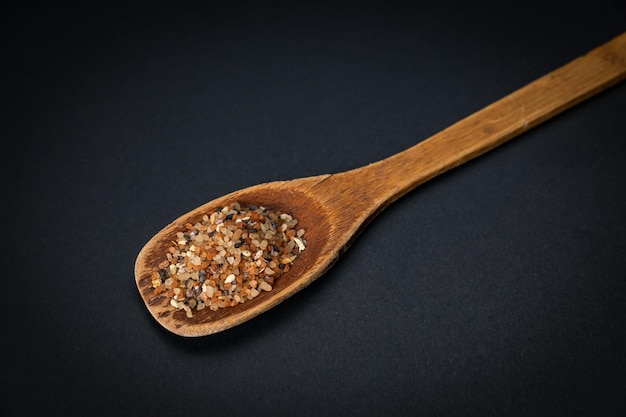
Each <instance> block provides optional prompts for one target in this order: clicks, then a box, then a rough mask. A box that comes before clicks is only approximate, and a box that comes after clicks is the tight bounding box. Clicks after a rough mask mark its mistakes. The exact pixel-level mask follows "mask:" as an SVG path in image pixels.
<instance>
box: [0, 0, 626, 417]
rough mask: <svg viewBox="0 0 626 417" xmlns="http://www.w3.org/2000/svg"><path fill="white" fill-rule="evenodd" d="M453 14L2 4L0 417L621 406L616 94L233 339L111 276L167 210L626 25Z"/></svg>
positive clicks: (343, 148)
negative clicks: (185, 320) (171, 315)
mask: <svg viewBox="0 0 626 417" xmlns="http://www.w3.org/2000/svg"><path fill="white" fill-rule="evenodd" d="M458 3H460V2H458ZM458 3H447V2H432V3H431V4H428V5H427V6H420V7H415V6H414V7H412V8H408V7H405V6H400V5H394V4H392V3H388V2H383V3H381V4H378V5H367V6H365V5H362V4H359V5H357V4H354V5H350V6H349V5H345V4H344V5H341V6H337V5H333V6H322V5H320V4H318V5H316V6H303V5H299V6H288V5H282V6H269V5H263V6H261V5H256V6H249V5H244V4H237V5H234V6H232V7H226V6H220V7H214V6H209V5H207V6H203V7H199V6H194V7H158V8H149V9H148V8H146V9H139V8H136V9H133V8H129V7H125V8H116V7H113V6H106V7H103V6H96V5H93V4H91V5H90V6H89V7H85V8H75V7H62V6H59V5H58V4H57V5H51V6H34V5H29V6H13V7H5V9H4V11H3V12H2V25H1V26H2V31H3V34H2V45H3V48H2V51H3V52H2V61H3V64H2V67H3V68H4V70H5V75H4V76H3V81H2V91H3V92H2V101H3V107H4V111H3V112H2V114H3V116H2V131H1V135H2V138H3V139H5V140H4V142H3V151H2V155H3V164H2V166H3V168H2V169H3V175H4V179H5V180H4V181H3V184H4V187H3V192H2V199H3V206H4V207H5V210H3V211H4V212H5V213H6V214H5V215H4V220H3V239H2V247H3V257H2V270H3V274H2V277H3V282H4V285H3V290H2V298H1V300H0V301H1V304H2V319H1V324H2V328H1V330H2V333H1V334H2V336H0V337H1V338H2V340H1V344H2V352H3V354H2V360H1V361H0V369H1V372H0V383H1V387H0V388H1V389H0V393H1V394H0V400H1V403H0V414H1V415H3V416H7V417H8V416H33V415H82V416H100V415H102V416H125V415H129V416H143V415H163V416H166V415H167V416H196V415H199V416H202V415H231V416H243V415H247V416H266V415H274V416H302V417H303V416H322V415H329V416H357V415H358V416H370V415H375V416H382V415H398V416H400V415H401V416H404V415H425V416H430V415H440V416H448V415H480V416H501V415H512V416H539V415H569V416H587V415H594V416H618V415H624V412H625V411H626V395H624V394H625V393H626V330H625V327H624V326H625V325H626V281H625V278H626V273H625V271H626V243H625V238H624V237H625V235H626V222H625V220H626V186H625V182H624V180H625V178H626V176H625V174H626V145H625V140H626V133H625V125H624V122H625V121H624V119H626V85H620V86H617V87H615V88H614V89H612V90H610V91H607V92H605V93H603V94H601V95H599V96H597V97H594V98H592V99H591V100H589V101H587V102H585V103H583V104H582V105H580V106H578V107H576V108H574V109H572V110H570V111H569V112H567V113H566V114H563V115H561V116H559V117H557V118H555V119H553V120H551V121H549V122H547V123H546V124H543V125H541V126H539V127H538V128H536V129H534V130H532V131H530V132H528V133H527V134H525V135H523V137H520V138H517V139H515V140H514V141H512V142H510V143H508V144H506V145H504V146H503V147H501V148H498V149H496V150H494V151H493V152H490V153H489V154H487V155H484V156H482V157H481V158H479V159H477V160H475V161H472V162H470V163H468V164H467V165H465V166H462V167H460V168H457V169H455V170H453V171H451V172H449V173H446V174H444V175H442V176H440V177H438V178H436V179H434V180H432V181H431V182H429V183H427V184H425V185H423V186H421V187H420V188H418V189H417V190H415V191H413V192H412V193H410V194H408V195H407V196H405V197H404V198H402V199H401V200H399V201H398V202H396V203H395V204H394V205H392V206H391V207H389V208H388V209H387V210H385V211H384V212H383V213H382V214H381V215H379V216H378V217H377V218H376V219H375V220H374V221H373V222H372V223H371V225H370V226H369V227H368V228H367V229H366V230H365V232H364V233H363V234H362V235H361V236H360V238H359V239H358V240H357V241H356V242H355V243H354V245H353V246H352V247H351V249H350V250H349V251H348V252H347V253H346V254H345V255H344V256H343V257H342V258H341V259H340V261H339V262H338V263H337V264H336V265H335V266H334V267H333V268H332V269H331V270H330V271H329V272H328V273H327V274H325V275H324V276H323V277H322V278H320V279H319V280H318V281H316V282H315V283H314V284H312V285H311V286H310V287H309V288H307V289H306V290H305V291H303V292H300V293H298V294H296V295H295V296H294V297H292V298H290V299H289V300H287V301H286V302H284V303H282V304H281V305H279V306H278V307H276V308H274V309H272V310H270V311H269V312H267V313H265V314H263V315H261V316H259V317H257V318H255V319H253V320H252V321H249V322H247V323H245V324H243V325H241V326H238V327H235V328H233V329H230V330H228V331H225V332H223V333H218V334H215V335H213V336H210V337H205V338H199V339H184V338H180V337H178V336H175V335H172V334H170V333H168V332H167V331H166V330H164V329H163V328H161V327H160V325H159V324H158V323H156V322H155V321H154V320H153V319H152V317H151V316H150V315H149V313H148V311H147V309H146V308H145V306H144V305H143V302H142V300H141V298H140V296H139V293H138V291H137V289H136V287H135V281H134V277H133V266H134V261H135V257H136V256H137V253H138V252H139V250H140V249H141V247H142V246H143V244H144V243H145V242H146V241H147V240H148V239H149V238H150V237H151V236H152V235H153V234H155V233H156V232H157V231H158V230H159V229H160V228H161V227H163V226H165V225H166V224H168V223H169V222H170V221H172V220H173V219H174V218H176V217H178V216H179V215H181V214H183V213H184V212H186V211H188V210H190V209H192V208H194V207H196V206H198V205H200V204H202V203H205V202H207V201H209V200H211V199H213V198H215V197H218V196H220V195H223V194H226V193H228V192H230V191H234V190H237V189H240V188H243V187H246V186H249V185H253V184H256V183H260V182H266V181H272V180H283V179H290V178H297V177H304V176H310V175H317V174H324V173H331V172H339V171H344V170H348V169H351V168H356V167H359V166H362V165H365V164H368V163H370V162H373V161H376V160H379V159H382V158H384V157H387V156H389V155H391V154H393V153H396V152H399V151H402V150H404V149H406V148H408V147H410V146H411V145H413V144H415V143H417V142H419V141H420V140H423V139H425V138H427V137H429V136H430V135H432V134H434V133H436V132H438V131H439V130H441V129H443V128H445V127H447V126H448V125H450V124H452V123H454V122H455V121H457V120H459V119H461V118H463V117H464V116H466V115H469V114H471V113H472V112H474V111H476V110H479V109H480V108H482V107H483V106H485V105H487V104H489V103H491V102H493V101H495V100H496V99H498V98H500V97H502V96H504V95H505V94H508V93H509V92H511V91H513V90H514V89H516V88H518V87H521V86H523V85H525V84H526V83H528V82H530V81H532V80H533V79H535V78H537V77H539V76H541V75H543V74H545V73H547V72H549V71H551V70H553V69H555V68H556V67H558V66H560V65H562V64H564V63H566V62H568V61H569V60H571V59H574V58H576V57H577V56H580V55H582V54H584V53H585V52H587V51H588V50H591V49H592V48H594V47H596V46H598V45H600V44H602V43H604V42H606V41H608V40H609V39H611V38H613V37H614V36H616V35H618V34H620V33H621V32H623V31H624V30H625V29H626V25H625V24H624V22H625V20H624V16H626V8H625V6H624V4H625V3H624V2H622V1H593V2H586V4H584V3H580V2H579V3H570V4H568V5H567V6H565V5H564V6H561V7H556V6H551V5H550V4H549V3H548V4H546V3H545V2H517V3H509V2H502V3H501V4H500V5H497V6H494V5H490V6H486V5H480V4H477V3H475V2H466V4H465V5H462V4H458ZM37 413H39V414H37Z"/></svg>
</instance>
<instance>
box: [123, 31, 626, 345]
mask: <svg viewBox="0 0 626 417" xmlns="http://www.w3.org/2000/svg"><path fill="white" fill-rule="evenodd" d="M624 78H626V33H624V34H621V35H620V36H618V37H616V38H614V39H613V40H611V41H609V42H607V43H606V44H604V45H602V46H599V47H598V48H596V49H594V50H592V51H590V52H589V53H587V54H586V55H584V56H582V57H580V58H577V59H575V60H573V61H571V62H570V63H568V64H566V65H564V66H563V67H561V68H558V69H556V70H554V71H552V72H551V73H549V74H547V75H545V76H543V77H541V78H539V79H537V80H535V81H533V82H532V83H530V84H528V85H526V86H525V87H523V88H521V89H519V90H517V91H515V92H513V93H511V94H509V95H508V96H506V97H504V98H502V99H500V100H498V101H496V102H495V103H493V104H491V105H489V106H487V107H485V108H484V109H482V110H480V111H478V112H476V113H474V114H472V115H470V116H468V117H466V118H465V119H463V120H461V121H459V122H457V123H456V124H454V125H452V126H450V127H448V128H447V129H445V130H443V131H441V132H440V133H438V134H436V135H434V136H432V137H430V138H429V139H427V140H425V141H422V142H420V143H418V144H417V145H415V146H413V147H411V148H409V149H407V150H405V151H403V152H400V153H398V154H395V155H393V156H391V157H389V158H387V159H383V160H381V161H378V162H376V163H373V164H370V165H367V166H364V167H360V168H357V169H353V170H351V171H346V172H342V173H338V174H326V175H319V176H314V177H308V178H301V179H295V180H291V181H276V182H270V183H265V184H260V185H256V186H252V187H249V188H245V189H242V190H239V191H235V192H233V193H230V194H228V195H225V196H223V197H219V198H217V199H215V200H213V201H210V202H208V203H206V204H204V205H202V206H200V207H198V208H196V209H194V210H192V211H190V212H188V213H186V214H184V215H183V216H181V217H179V218H178V219H176V220H175V221H174V222H172V223H171V224H169V225H168V226H166V227H165V228H163V229H162V230H161V231H159V232H158V233H157V234H156V235H155V236H154V237H153V238H152V239H150V240H149V241H148V242H147V243H146V245H145V246H144V247H143V249H142V250H141V251H140V253H139V255H138V257H137V260H136V262H135V281H136V284H137V287H138V289H139V292H140V294H141V297H142V299H143V300H144V302H145V304H146V307H147V308H148V311H149V312H150V313H151V314H152V316H153V317H154V318H155V319H156V320H157V321H158V322H159V323H160V324H161V325H162V326H163V327H164V328H166V329H167V330H169V331H171V332H173V333H175V334H178V335H180V336H189V337H196V336H205V335H209V334H212V333H216V332H219V331H222V330H226V329H228V328H230V327H233V326H235V325H238V324H241V323H243V322H245V321H247V320H249V319H251V318H253V317H255V316H257V315H259V314H261V313H263V312H264V311H267V310H268V309H270V308H272V307H274V306H276V305H277V304H279V303H281V302H282V301H284V300H285V299H287V298H288V297H290V296H292V295H293V294H295V293H296V292H298V291H300V290H301V289H303V288H305V287H306V286H307V285H309V284H310V283H312V282H313V281H314V280H316V279H317V278H319V277H320V276H321V275H322V274H323V273H324V272H325V271H326V270H328V268H330V267H331V266H332V264H333V263H334V262H335V261H336V260H337V259H338V257H339V256H340V255H341V254H342V253H343V252H344V251H345V250H346V249H347V248H348V247H349V245H350V244H351V243H352V241H353V240H354V239H355V238H356V236H358V234H359V232H360V231H361V230H363V228H364V227H365V226H366V225H367V224H368V222H369V221H370V220H371V219H373V218H374V216H375V215H376V214H378V213H379V212H381V211H382V210H383V209H384V208H385V207H387V206H388V205H389V204H390V203H392V202H393V201H395V200H396V199H398V198H400V197H401V196H403V195H404V194H406V193H407V192H409V191H411V190H412V189H414V188H415V187H417V186H418V185H420V184H422V183H424V182H426V181H428V180H429V179H431V178H433V177H435V176H437V175H439V174H441V173H443V172H445V171H447V170H449V169H451V168H454V167H456V166H458V165H460V164H462V163H464V162H467V161H469V160H470V159H473V158H475V157H477V156H479V155H481V154H483V153H485V152H487V151H489V150H490V149H493V148H495V147H497V146H499V145H501V144H503V143H505V142H506V141H508V140H510V139H512V138H513V137H516V136H518V135H519V134H521V133H523V132H524V131H526V130H528V129H530V128H532V127H534V126H536V125H538V124H540V123H542V122H544V121H545V120H547V119H549V118H551V117H553V116H555V115H557V114H559V113H560V112H562V111H564V110H566V109H568V108H570V107H572V106H574V105H575V104H577V103H580V102H581V101H583V100H585V99H587V98H589V97H591V96H593V95H594V94H597V93H599V92H600V91H602V90H604V89H606V88H608V87H610V86H612V85H614V84H616V83H618V82H620V81H622V80H623V79H624ZM234 202H239V203H241V204H242V205H244V206H245V205H249V204H253V205H256V206H265V207H268V208H270V209H273V210H280V211H282V212H285V213H289V214H290V215H292V216H293V217H294V218H296V219H298V221H299V223H298V227H301V228H303V229H305V231H306V234H305V236H306V240H307V242H308V244H307V247H306V250H304V251H303V252H302V253H301V254H300V255H299V256H298V258H297V259H296V260H295V261H294V263H293V266H292V267H291V268H290V270H289V271H288V272H286V273H284V274H283V275H282V276H281V277H280V278H279V279H278V280H276V281H275V283H274V286H273V289H272V290H271V291H269V292H266V291H262V292H261V293H260V294H259V295H258V296H257V297H255V298H253V299H252V300H248V301H246V302H245V303H242V304H237V305H236V306H234V307H227V308H220V309H218V310H216V311H213V310H210V309H208V308H205V309H203V310H200V311H195V310H194V314H193V317H191V318H188V317H187V316H186V315H185V312H184V311H183V310H175V309H174V308H173V307H171V306H170V304H169V299H168V298H167V297H166V296H165V295H163V294H158V295H156V294H155V292H154V289H153V288H152V280H151V274H152V273H153V271H155V270H156V269H157V268H158V264H159V263H161V262H162V261H163V260H164V257H165V254H166V253H167V250H168V248H169V247H170V246H171V242H172V241H173V240H175V239H176V233H177V232H180V231H183V230H185V226H184V225H185V224H186V223H192V224H194V223H196V222H198V221H200V219H201V218H202V216H203V215H205V214H209V213H211V212H213V211H215V210H216V209H217V208H219V207H222V206H225V205H227V204H231V203H234Z"/></svg>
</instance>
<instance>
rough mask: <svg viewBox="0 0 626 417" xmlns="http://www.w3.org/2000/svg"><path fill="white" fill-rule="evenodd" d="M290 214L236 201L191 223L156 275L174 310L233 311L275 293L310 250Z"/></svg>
mask: <svg viewBox="0 0 626 417" xmlns="http://www.w3.org/2000/svg"><path fill="white" fill-rule="evenodd" d="M297 224H298V220H296V219H294V218H293V217H292V216H291V215H289V214H287V213H281V212H276V211H272V210H269V209H267V208H265V207H256V206H249V207H242V206H241V205H240V204H239V203H233V204H231V205H228V206H226V207H222V208H220V209H218V210H216V211H215V212H213V213H210V214H206V215H204V216H203V218H202V221H201V222H198V223H196V224H191V223H186V224H185V225H184V227H185V231H184V232H179V233H177V235H176V239H175V240H174V241H173V242H172V243H173V245H174V246H171V247H169V248H168V251H167V253H166V254H165V255H166V256H165V258H166V259H165V260H163V261H162V262H161V263H160V264H159V266H158V269H157V270H155V271H154V273H153V274H152V286H153V287H154V292H155V294H159V293H163V292H164V293H165V294H166V295H167V296H168V297H169V298H170V299H171V300H170V301H171V303H170V304H171V305H172V307H173V308H177V309H179V310H181V309H182V310H185V313H186V315H187V317H192V316H193V314H192V310H193V309H196V310H202V309H204V308H205V307H208V308H209V309H211V310H217V309H219V308H223V307H231V306H235V305H237V304H240V303H244V302H246V301H247V300H251V299H253V298H254V297H256V296H258V295H259V293H260V292H262V291H271V290H272V286H273V285H274V283H275V281H276V280H277V279H279V278H280V276H281V275H282V274H284V273H285V272H287V271H289V269H290V267H291V265H293V261H294V260H295V259H296V258H297V257H298V255H299V254H300V253H301V252H302V251H303V250H304V249H305V247H306V243H307V242H306V240H305V239H304V238H303V235H304V229H298V230H296V225H297Z"/></svg>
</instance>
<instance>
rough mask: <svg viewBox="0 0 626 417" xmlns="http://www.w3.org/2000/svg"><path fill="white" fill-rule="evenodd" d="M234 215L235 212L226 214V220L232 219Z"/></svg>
mask: <svg viewBox="0 0 626 417" xmlns="http://www.w3.org/2000/svg"><path fill="white" fill-rule="evenodd" d="M234 215H235V213H230V214H229V215H228V216H226V220H232V219H233V216H234Z"/></svg>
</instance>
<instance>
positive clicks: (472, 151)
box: [328, 32, 626, 211]
mask: <svg viewBox="0 0 626 417" xmlns="http://www.w3.org/2000/svg"><path fill="white" fill-rule="evenodd" d="M625 78H626V32H624V33H622V34H621V35H619V36H617V37H616V38H614V39H613V40H611V41H609V42H607V43H605V44H603V45H601V46H599V47H597V48H596V49H594V50H592V51H590V52H588V53H587V54H586V55H584V56H582V57H579V58H577V59H575V60H573V61H571V62H569V63H568V64H566V65H564V66H562V67H560V68H558V69H556V70H554V71H552V72H550V73H548V74H547V75H545V76H543V77H541V78H539V79H537V80H535V81H533V82H531V83H530V84H528V85H526V86H525V87H522V88H521V89H519V90H517V91H515V92H513V93H511V94H509V95H508V96H506V97H504V98H502V99H500V100H498V101H496V102H495V103H493V104H491V105H489V106H487V107H485V108H484V109H482V110H480V111H478V112H476V113H474V114H472V115H470V116H469V117H467V118H465V119H463V120H461V121H459V122H457V123H456V124H454V125H452V126H450V127H449V128H447V129H445V130H443V131H441V132H440V133H437V134H435V135H434V136H432V137H430V138H429V139H427V140H425V141H423V142H421V143H419V144H417V145H415V146H413V147H411V148H409V149H407V150H405V151H403V152H400V153H398V154H395V155H393V156H391V157H389V158H387V159H384V160H381V161H378V162H376V163H373V164H370V165H367V166H364V167H361V168H357V169H354V170H351V171H347V172H344V173H341V174H336V175H335V176H334V177H335V178H329V180H331V179H332V180H334V181H328V182H329V183H334V184H335V185H337V186H339V185H340V184H342V185H343V187H342V186H339V187H338V188H340V189H341V188H342V189H341V190H337V191H340V192H342V193H352V194H354V195H353V198H351V201H352V202H353V204H356V205H359V203H358V202H359V201H361V202H362V204H363V205H366V204H369V205H370V207H372V206H373V207H375V208H373V211H380V210H381V209H382V208H384V207H385V206H387V205H388V204H390V203H391V202H393V201H395V200H396V199H398V198H399V197H401V196H403V195H404V194H406V193H407V192H409V191H411V190H412V189H413V188H415V187H417V186H418V185H420V184H422V183H424V182H426V181H428V180H429V179H431V178H433V177H435V176H437V175H439V174H441V173H443V172H445V171H447V170H449V169H451V168H454V167H456V166H458V165H461V164H462V163H464V162H467V161H469V160H470V159H473V158H475V157H477V156H479V155H481V154H483V153H485V152H487V151H489V150H491V149H493V148H495V147H497V146H499V145H501V144H503V143H505V142H506V141H508V140H510V139H512V138H513V137H515V136H517V135H519V134H521V133H523V132H524V131H526V130H528V129H530V128H532V127H534V126H536V125H538V124H540V123H542V122H544V121H546V120H547V119H549V118H551V117H553V116H555V115H557V114H559V113H560V112H562V111H564V110H567V109H568V108H570V107H572V106H574V105H576V104H577V103H580V102H581V101H583V100H585V99H587V98H589V97H591V96H593V95H594V94H597V93H599V92H600V91H602V90H604V89H606V88H608V87H610V86H612V85H614V84H616V83H618V82H619V81H622V80H623V79H625ZM329 185H330V184H329ZM355 185H357V186H355Z"/></svg>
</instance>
